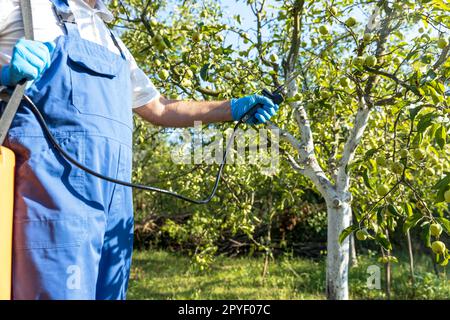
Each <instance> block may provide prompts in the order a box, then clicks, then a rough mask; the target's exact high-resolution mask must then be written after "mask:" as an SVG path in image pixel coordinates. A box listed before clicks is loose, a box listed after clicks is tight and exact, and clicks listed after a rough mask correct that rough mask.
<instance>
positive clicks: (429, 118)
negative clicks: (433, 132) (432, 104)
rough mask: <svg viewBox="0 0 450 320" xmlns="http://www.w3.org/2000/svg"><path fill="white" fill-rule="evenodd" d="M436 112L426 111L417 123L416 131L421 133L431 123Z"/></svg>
mask: <svg viewBox="0 0 450 320" xmlns="http://www.w3.org/2000/svg"><path fill="white" fill-rule="evenodd" d="M436 116H437V115H436V114H435V113H434V112H430V113H427V114H426V115H424V116H423V117H422V118H421V119H420V120H419V123H418V124H417V131H418V132H420V133H422V132H424V131H425V130H426V129H427V128H428V127H429V126H430V125H432V124H433V122H432V121H433V119H434V118H436Z"/></svg>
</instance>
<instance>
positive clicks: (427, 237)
mask: <svg viewBox="0 0 450 320" xmlns="http://www.w3.org/2000/svg"><path fill="white" fill-rule="evenodd" d="M421 236H422V240H423V242H425V245H426V246H427V247H428V248H429V247H431V232H430V224H429V223H428V224H426V225H425V226H424V227H423V229H422V233H421Z"/></svg>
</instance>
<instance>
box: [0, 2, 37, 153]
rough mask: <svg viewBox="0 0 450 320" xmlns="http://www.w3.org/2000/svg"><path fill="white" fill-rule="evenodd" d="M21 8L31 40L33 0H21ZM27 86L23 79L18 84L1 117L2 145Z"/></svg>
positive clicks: (26, 30)
mask: <svg viewBox="0 0 450 320" xmlns="http://www.w3.org/2000/svg"><path fill="white" fill-rule="evenodd" d="M20 8H21V10H22V20H23V27H24V30H25V38H26V39H29V40H33V39H34V31H33V15H32V13H31V1H30V0H20ZM26 87H27V82H26V81H23V82H21V83H19V84H18V85H16V87H15V88H14V91H13V93H12V95H11V98H10V99H9V101H8V104H7V105H6V108H5V111H4V112H3V114H2V117H1V118H0V145H2V144H3V142H4V141H5V139H6V136H7V135H8V131H9V128H10V127H11V123H12V121H13V119H14V116H15V115H16V113H17V109H18V108H19V105H20V102H21V101H22V98H23V96H24V94H25V89H26Z"/></svg>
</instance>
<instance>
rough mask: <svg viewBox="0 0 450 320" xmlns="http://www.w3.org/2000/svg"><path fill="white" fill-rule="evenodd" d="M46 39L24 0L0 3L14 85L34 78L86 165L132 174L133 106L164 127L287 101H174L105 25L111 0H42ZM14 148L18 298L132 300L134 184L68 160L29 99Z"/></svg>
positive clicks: (17, 123)
mask: <svg viewBox="0 0 450 320" xmlns="http://www.w3.org/2000/svg"><path fill="white" fill-rule="evenodd" d="M32 9H33V17H34V19H33V23H34V34H35V39H36V41H29V40H24V39H21V38H22V37H23V36H24V29H23V21H22V17H21V11H20V5H19V1H18V0H0V65H1V70H0V74H1V78H0V79H1V80H0V85H2V86H14V85H16V84H17V83H18V82H20V81H21V80H23V79H27V80H30V83H32V85H31V86H30V87H29V89H28V90H27V95H28V96H29V97H30V98H31V99H32V100H33V102H34V103H35V104H36V105H37V106H38V108H39V109H40V111H41V112H42V113H43V114H44V117H45V119H46V122H47V123H48V125H49V127H50V130H51V131H52V133H53V135H54V136H55V137H56V139H57V140H58V142H59V143H60V145H61V146H62V147H63V148H64V149H65V150H66V151H67V152H68V153H69V154H70V155H71V156H72V157H74V158H75V159H76V160H78V161H79V162H82V163H83V164H84V165H86V166H88V167H89V168H92V169H93V170H95V171H97V172H100V173H102V174H104V175H108V176H111V177H114V178H117V179H120V180H130V179H131V162H132V161H131V160H132V154H131V142H132V111H134V112H135V113H136V114H138V115H139V116H141V117H142V118H144V119H145V120H147V121H149V122H151V123H153V124H155V125H160V126H169V127H185V126H191V125H192V124H193V123H194V121H202V122H203V123H211V122H220V121H231V120H238V119H240V118H241V117H242V116H243V114H244V113H245V112H246V111H247V110H249V109H250V108H251V107H252V106H254V105H255V104H256V103H261V104H263V107H262V108H260V109H258V112H257V114H255V116H254V117H253V118H251V119H250V120H249V121H251V122H252V123H262V122H265V121H266V120H268V119H269V118H270V117H271V116H273V115H274V114H275V113H276V111H277V109H278V106H276V105H274V104H273V103H272V102H271V101H270V100H269V99H266V98H265V97H261V96H256V95H254V96H247V97H244V98H240V99H232V100H231V101H217V102H206V101H203V102H197V101H176V100H168V99H166V98H164V97H163V96H161V95H160V94H159V93H158V91H157V89H156V88H155V87H154V85H153V84H152V82H151V81H150V80H149V78H148V77H147V76H146V75H145V74H144V73H143V71H142V70H141V69H139V67H138V66H137V65H136V62H135V61H134V59H133V57H132V56H131V54H130V52H129V51H128V50H127V49H126V48H125V46H124V44H123V43H122V42H121V41H120V39H119V38H117V37H115V36H114V35H113V34H112V33H111V32H110V31H109V30H108V28H107V27H106V26H105V24H104V22H108V21H111V20H112V19H113V17H112V15H111V13H110V12H109V11H108V10H107V8H106V6H105V5H104V3H103V2H102V1H95V0H94V1H92V0H91V1H88V0H85V1H83V0H69V1H67V0H33V1H32ZM7 145H8V146H9V147H10V148H11V149H13V150H14V152H15V154H16V158H17V163H16V187H15V209H14V248H13V249H14V254H13V297H14V298H15V299H124V298H125V296H126V291H127V283H128V276H129V271H130V264H131V254H132V240H133V208H132V194H131V190H130V189H129V188H125V187H122V186H119V185H114V184H112V183H108V182H105V181H102V180H100V179H97V178H95V177H93V176H90V175H88V174H86V173H85V172H83V171H82V170H79V169H78V168H74V167H73V166H71V165H70V164H68V163H67V162H66V161H65V160H64V159H63V158H62V157H61V156H60V155H59V154H58V153H57V152H56V151H55V150H53V149H52V148H51V147H50V145H49V143H48V141H47V140H46V139H45V137H44V134H43V132H42V129H41V128H40V126H39V124H38V123H37V121H36V119H35V117H34V116H33V114H32V113H31V112H30V109H29V107H28V106H27V105H26V104H25V103H24V104H22V106H21V107H20V108H19V112H18V114H17V115H16V117H15V119H14V122H13V124H12V127H11V129H10V131H9V137H8V140H7Z"/></svg>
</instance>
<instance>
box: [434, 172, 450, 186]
mask: <svg viewBox="0 0 450 320" xmlns="http://www.w3.org/2000/svg"><path fill="white" fill-rule="evenodd" d="M449 184H450V173H447V175H446V176H445V177H444V178H442V179H441V180H439V181H438V183H436V184H435V185H434V186H433V187H432V188H433V189H434V190H439V189H442V188H445V187H446V186H447V185H449Z"/></svg>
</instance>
